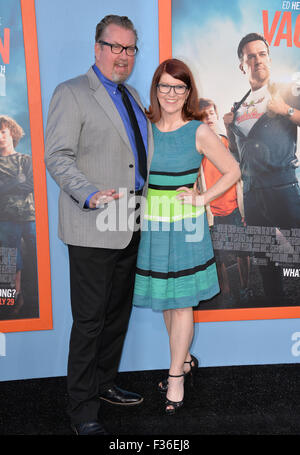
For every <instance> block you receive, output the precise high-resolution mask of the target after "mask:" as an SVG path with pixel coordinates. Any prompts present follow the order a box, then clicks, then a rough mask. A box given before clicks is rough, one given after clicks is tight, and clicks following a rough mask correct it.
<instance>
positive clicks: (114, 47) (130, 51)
mask: <svg viewBox="0 0 300 455" xmlns="http://www.w3.org/2000/svg"><path fill="white" fill-rule="evenodd" d="M98 43H100V44H104V46H110V49H111V51H112V53H113V54H121V53H122V52H123V50H124V49H125V52H126V54H127V55H129V56H130V57H132V56H133V55H135V54H136V53H137V51H138V48H137V47H136V46H122V45H121V44H111V43H107V42H106V41H101V40H100V41H98Z"/></svg>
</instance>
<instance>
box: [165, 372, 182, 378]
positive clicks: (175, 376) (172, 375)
mask: <svg viewBox="0 0 300 455" xmlns="http://www.w3.org/2000/svg"><path fill="white" fill-rule="evenodd" d="M182 376H185V373H182V374H178V375H174V374H169V377H170V378H181V377H182Z"/></svg>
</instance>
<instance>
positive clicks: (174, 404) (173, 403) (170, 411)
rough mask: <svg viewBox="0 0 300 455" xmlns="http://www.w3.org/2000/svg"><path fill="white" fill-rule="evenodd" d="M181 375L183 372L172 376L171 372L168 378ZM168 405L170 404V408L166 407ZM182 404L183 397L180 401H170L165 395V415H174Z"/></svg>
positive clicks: (183, 374)
mask: <svg viewBox="0 0 300 455" xmlns="http://www.w3.org/2000/svg"><path fill="white" fill-rule="evenodd" d="M182 376H184V377H185V373H182V374H179V375H177V376H174V375H172V374H169V377H170V378H181V377H182ZM167 382H168V380H167ZM168 406H172V407H171V408H168ZM182 406H183V399H182V400H181V401H171V400H169V399H168V398H167V397H166V402H165V412H166V414H167V415H169V416H170V415H174V414H175V412H177V411H178V410H179V409H180V408H182Z"/></svg>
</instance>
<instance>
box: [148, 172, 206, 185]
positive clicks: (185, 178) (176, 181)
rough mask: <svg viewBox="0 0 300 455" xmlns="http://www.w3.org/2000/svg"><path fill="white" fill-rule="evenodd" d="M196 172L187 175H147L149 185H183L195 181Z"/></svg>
mask: <svg viewBox="0 0 300 455" xmlns="http://www.w3.org/2000/svg"><path fill="white" fill-rule="evenodd" d="M197 175H198V173H197V172H196V173H193V174H188V175H179V176H174V175H152V174H150V176H149V185H158V186H161V185H162V186H168V185H170V186H178V187H179V186H185V185H188V184H191V183H195V181H196V179H197Z"/></svg>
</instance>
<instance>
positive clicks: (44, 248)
mask: <svg viewBox="0 0 300 455" xmlns="http://www.w3.org/2000/svg"><path fill="white" fill-rule="evenodd" d="M20 7H21V18H22V27H23V38H24V53H25V67H26V78H27V91H28V108H29V122H30V136H31V150H32V166H33V182H34V198H35V211H36V243H37V270H38V295H39V317H37V318H27V319H14V320H12V319H11V320H3V321H0V332H3V333H6V332H23V331H36V330H49V329H52V328H53V321H52V301H51V275H50V249H49V225H48V205H47V186H46V169H45V164H44V135H43V114H42V100H41V84H40V70H39V56H38V43H37V30H36V15H35V2H34V0H20Z"/></svg>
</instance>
